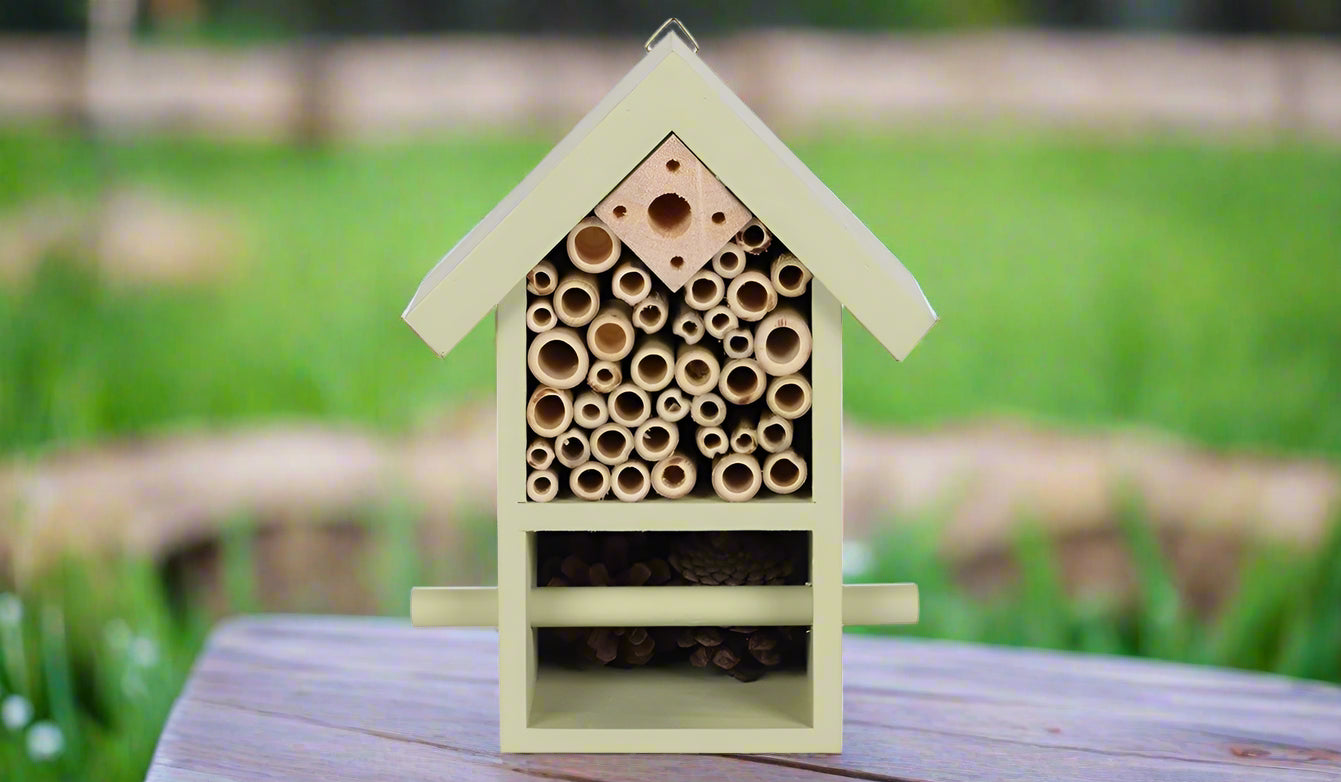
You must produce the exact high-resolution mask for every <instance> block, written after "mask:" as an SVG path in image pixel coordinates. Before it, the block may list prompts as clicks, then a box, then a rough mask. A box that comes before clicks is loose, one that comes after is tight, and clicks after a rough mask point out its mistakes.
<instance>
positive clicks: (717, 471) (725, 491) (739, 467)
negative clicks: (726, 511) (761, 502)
mask: <svg viewBox="0 0 1341 782" xmlns="http://www.w3.org/2000/svg"><path fill="white" fill-rule="evenodd" d="M762 485H763V475H762V473H761V472H760V470H759V460H758V459H756V458H754V456H753V455H752V454H747V453H732V454H727V455H725V456H722V457H719V458H717V459H715V460H713V463H712V488H713V491H715V492H717V496H718V497H721V498H722V499H724V500H726V501H727V502H744V501H745V500H750V499H754V495H756V494H758V493H759V487H760V486H762Z"/></svg>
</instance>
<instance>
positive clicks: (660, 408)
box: [656, 386, 689, 423]
mask: <svg viewBox="0 0 1341 782" xmlns="http://www.w3.org/2000/svg"><path fill="white" fill-rule="evenodd" d="M656 412H657V417H658V418H661V419H662V420H664V421H670V422H671V423H675V422H676V421H679V420H681V419H683V418H684V417H685V416H687V415H689V400H688V399H686V398H685V395H684V391H681V390H680V387H679V386H671V387H670V388H667V389H666V390H665V391H662V392H661V395H660V396H658V397H657V410H656Z"/></svg>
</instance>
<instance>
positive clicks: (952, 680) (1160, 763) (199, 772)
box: [149, 616, 1341, 782]
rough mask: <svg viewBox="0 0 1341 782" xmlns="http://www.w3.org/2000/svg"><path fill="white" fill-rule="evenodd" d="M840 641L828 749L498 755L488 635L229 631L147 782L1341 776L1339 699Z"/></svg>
mask: <svg viewBox="0 0 1341 782" xmlns="http://www.w3.org/2000/svg"><path fill="white" fill-rule="evenodd" d="M845 647H846V649H845V652H844V664H845V678H846V686H845V699H846V716H847V719H846V723H845V728H844V752H843V754H842V755H760V756H747V755H727V756H704V755H500V754H499V753H498V751H497V746H498V726H497V714H498V708H497V703H496V699H497V696H498V680H497V674H496V671H495V660H496V654H497V638H496V635H495V634H494V632H493V631H491V630H470V629H432V630H429V629H420V630H414V629H412V628H410V627H409V626H408V624H407V623H405V622H404V621H397V620H388V619H366V618H321V617H293V616H274V617H256V618H246V619H238V620H233V621H231V622H228V623H227V624H225V625H223V626H221V627H220V628H219V629H217V630H216V631H215V633H214V635H213V636H212V637H211V640H210V643H209V644H208V646H207V648H206V650H205V652H204V654H203V655H202V656H201V659H200V661H199V662H198V663H197V665H196V669H195V671H194V672H193V674H192V677H191V680H190V682H189V683H188V684H187V687H186V689H185V690H184V692H183V693H182V696H181V697H180V699H179V700H178V702H177V705H176V706H175V707H174V709H173V714H172V717H171V718H170V719H169V721H168V725H167V727H166V729H165V730H164V733H163V736H162V738H161V739H160V741H159V746H158V750H157V752H156V754H155V757H154V762H153V766H152V768H151V770H150V773H149V780H151V782H199V780H202V779H214V780H236V781H237V782H244V781H247V780H262V779H264V780H274V779H286V780H303V779H312V780H351V781H354V780H400V779H404V780H411V779H414V780H424V779H450V780H532V782H534V781H535V780H541V779H547V780H553V779H561V780H572V781H574V782H578V781H581V782H607V781H609V782H613V781H614V780H685V779H712V778H719V779H730V780H750V779H768V780H780V781H781V782H795V781H798V780H817V779H826V778H827V779H839V778H843V777H846V778H857V779H869V780H919V781H926V782H933V781H936V780H1023V779H1029V780H1037V779H1050V780H1096V781H1097V780H1104V781H1105V782H1107V781H1108V780H1147V779H1150V780H1153V779H1159V780H1207V781H1209V780H1222V779H1235V780H1277V779H1297V780H1337V779H1341V688H1338V687H1333V686H1329V685H1325V684H1320V683H1315V682H1303V681H1298V680H1292V679H1287V678H1284V677H1278V676H1264V675H1258V674H1250V673H1244V672H1238V671H1225V670H1218V669H1212V668H1202V667H1195V666H1187V665H1175V664H1170V663H1159V662H1152V661H1146V660H1135V659H1125V658H1111V657H1099V656H1085V655H1079V654H1072V653H1065V652H1045V651H1036V650H1021V649H1004V648H994V647H984V646H974V645H969V644H957V643H949V642H937V641H923V640H905V639H889V638H870V637H862V636H847V637H846V638H845ZM742 686H748V685H742ZM648 707H649V708H655V705H654V704H649V705H648Z"/></svg>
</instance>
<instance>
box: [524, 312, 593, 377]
mask: <svg viewBox="0 0 1341 782" xmlns="http://www.w3.org/2000/svg"><path fill="white" fill-rule="evenodd" d="M589 361H590V357H589V356H588V355H587V346H586V345H583V344H582V338H581V337H579V336H578V335H577V332H576V331H574V330H572V329H570V328H567V327H565V326H559V327H557V328H552V329H550V330H549V331H545V332H542V333H540V334H537V335H535V339H533V340H531V347H530V348H528V349H527V351H526V366H528V367H529V368H530V369H531V375H532V376H534V377H535V379H536V380H539V381H540V382H541V383H543V384H544V385H547V386H553V387H555V388H572V387H573V386H575V385H577V384H578V383H581V382H582V379H583V378H585V377H586V376H587V363H588V362H589Z"/></svg>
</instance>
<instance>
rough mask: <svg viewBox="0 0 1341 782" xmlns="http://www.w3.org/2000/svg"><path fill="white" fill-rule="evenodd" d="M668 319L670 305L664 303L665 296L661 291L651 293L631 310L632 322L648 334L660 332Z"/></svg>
mask: <svg viewBox="0 0 1341 782" xmlns="http://www.w3.org/2000/svg"><path fill="white" fill-rule="evenodd" d="M669 317H670V305H669V304H667V302H666V294H664V293H662V292H661V291H652V293H651V294H650V295H649V296H648V297H647V298H645V299H643V300H642V301H640V302H638V304H637V306H635V307H634V308H633V322H634V323H635V324H636V325H637V326H638V328H640V329H642V330H643V331H644V332H646V333H648V334H655V333H657V332H658V331H660V330H661V327H662V326H665V325H666V319H667V318H669Z"/></svg>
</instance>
